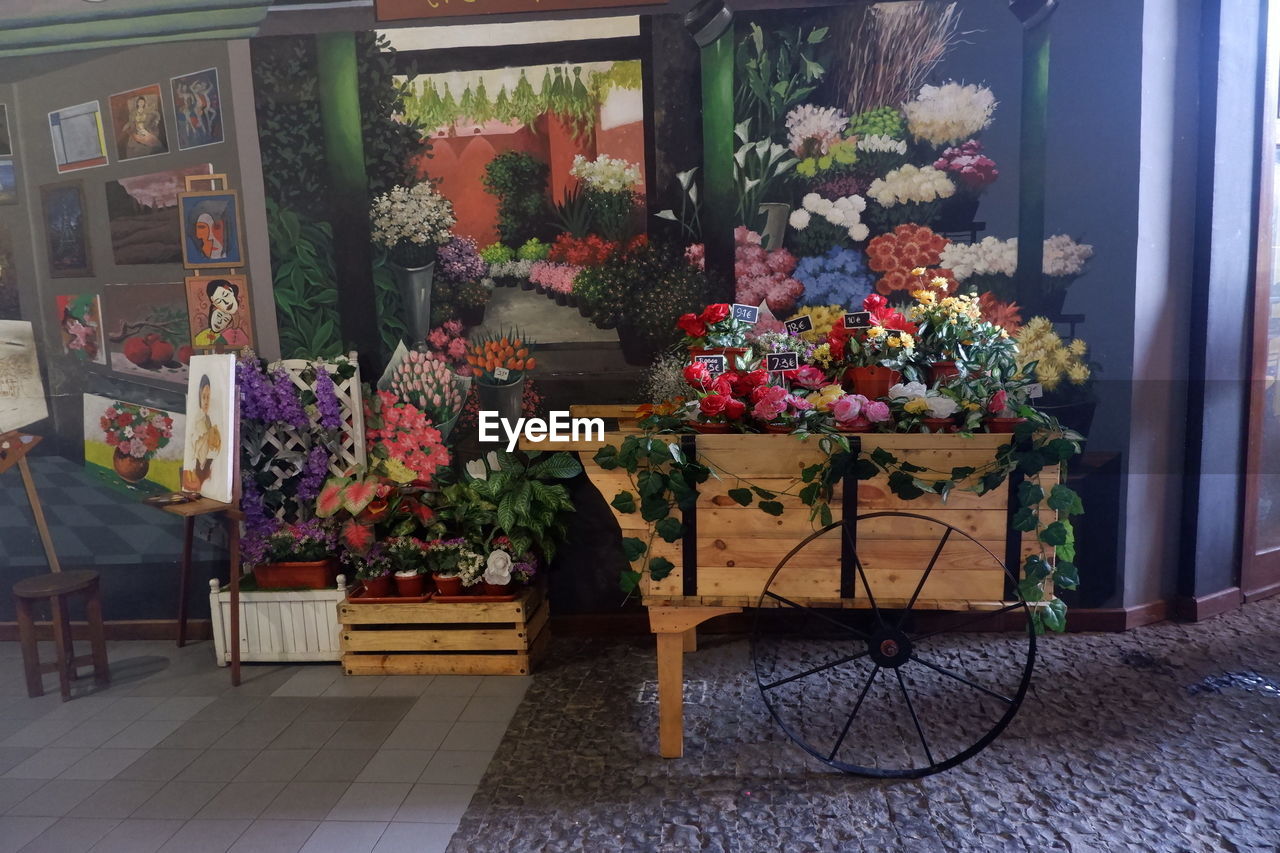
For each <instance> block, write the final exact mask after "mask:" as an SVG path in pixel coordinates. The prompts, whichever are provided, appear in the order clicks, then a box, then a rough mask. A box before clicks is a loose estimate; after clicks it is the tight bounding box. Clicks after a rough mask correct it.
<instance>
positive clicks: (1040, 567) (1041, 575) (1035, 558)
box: [1022, 554, 1053, 583]
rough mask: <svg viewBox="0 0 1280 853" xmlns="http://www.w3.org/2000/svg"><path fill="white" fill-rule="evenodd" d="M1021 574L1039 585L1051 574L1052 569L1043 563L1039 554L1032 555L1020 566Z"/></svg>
mask: <svg viewBox="0 0 1280 853" xmlns="http://www.w3.org/2000/svg"><path fill="white" fill-rule="evenodd" d="M1022 573H1023V575H1025V576H1026V579H1027V580H1029V581H1034V582H1035V583H1040V581H1042V580H1044V579H1045V578H1047V577H1049V575H1051V574H1052V573H1053V567H1052V566H1050V565H1049V564H1048V563H1046V562H1045V561H1044V558H1043V557H1041V556H1040V555H1039V554H1032V555H1030V556H1029V557H1027V559H1026V562H1024V563H1023V564H1022Z"/></svg>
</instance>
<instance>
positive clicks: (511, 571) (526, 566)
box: [481, 536, 538, 595]
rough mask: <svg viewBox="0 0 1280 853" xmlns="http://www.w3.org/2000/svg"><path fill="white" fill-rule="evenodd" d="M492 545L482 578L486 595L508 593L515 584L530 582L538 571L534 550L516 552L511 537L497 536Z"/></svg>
mask: <svg viewBox="0 0 1280 853" xmlns="http://www.w3.org/2000/svg"><path fill="white" fill-rule="evenodd" d="M490 547H492V549H493V550H492V551H490V552H489V555H488V556H487V557H486V558H485V569H484V575H483V577H482V578H481V583H482V584H483V585H484V586H483V588H484V594H485V595H507V594H509V593H510V592H511V588H512V586H513V585H515V584H517V583H521V584H528V583H529V582H530V581H531V580H532V579H533V577H534V575H535V574H536V573H537V565H538V559H537V557H536V556H535V555H534V554H533V552H532V551H526V552H524V553H517V552H515V549H514V548H513V547H512V545H511V539H510V538H509V537H506V536H495V537H494V538H493V542H492V543H490Z"/></svg>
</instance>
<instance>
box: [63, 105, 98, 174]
mask: <svg viewBox="0 0 1280 853" xmlns="http://www.w3.org/2000/svg"><path fill="white" fill-rule="evenodd" d="M49 134H50V135H51V136H52V138H53V162H54V165H55V166H57V169H58V172H59V173H62V172H75V171H78V170H80V169H92V168H94V167H95V166H105V165H107V140H106V137H105V135H104V134H103V132H102V108H101V107H100V106H99V105H98V102H97V101H89V102H87V103H83V104H77V105H76V106H74V107H63V108H62V109H60V110H54V111H53V112H51V113H49Z"/></svg>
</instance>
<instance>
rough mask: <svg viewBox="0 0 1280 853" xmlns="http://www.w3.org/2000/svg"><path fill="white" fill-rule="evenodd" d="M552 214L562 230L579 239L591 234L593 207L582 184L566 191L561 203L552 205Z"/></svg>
mask: <svg viewBox="0 0 1280 853" xmlns="http://www.w3.org/2000/svg"><path fill="white" fill-rule="evenodd" d="M551 212H552V214H553V215H554V220H555V224H556V225H557V226H559V228H560V230H562V231H564V232H566V233H568V234H572V235H573V236H574V237H577V238H578V239H581V238H583V237H586V236H587V235H588V234H589V233H591V205H590V204H589V196H588V195H587V193H586V191H585V189H584V187H583V185H582V184H581V183H578V184H574V185H573V186H572V187H570V188H568V189H566V190H565V191H564V195H563V196H562V197H561V199H560V201H558V202H554V203H552V205H551Z"/></svg>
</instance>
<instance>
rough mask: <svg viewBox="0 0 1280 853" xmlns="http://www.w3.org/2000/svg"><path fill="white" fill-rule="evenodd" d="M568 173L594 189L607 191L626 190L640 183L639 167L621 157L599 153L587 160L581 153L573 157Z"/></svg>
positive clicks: (618, 191) (617, 191)
mask: <svg viewBox="0 0 1280 853" xmlns="http://www.w3.org/2000/svg"><path fill="white" fill-rule="evenodd" d="M569 174H570V175H573V176H574V177H575V178H578V179H579V180H581V181H583V182H584V183H586V185H587V186H589V187H591V188H592V189H594V190H600V191H601V192H608V193H620V192H627V191H628V190H633V189H635V188H636V187H637V186H638V185H639V184H640V167H639V166H637V165H636V164H635V163H632V162H630V161H628V160H623V159H622V158H621V157H610V156H609V155H608V154H601V155H600V156H599V157H597V158H596V159H594V160H588V159H587V158H586V157H584V156H582V155H581V154H578V155H576V156H575V157H574V158H573V168H571V169H570V170H569Z"/></svg>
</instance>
